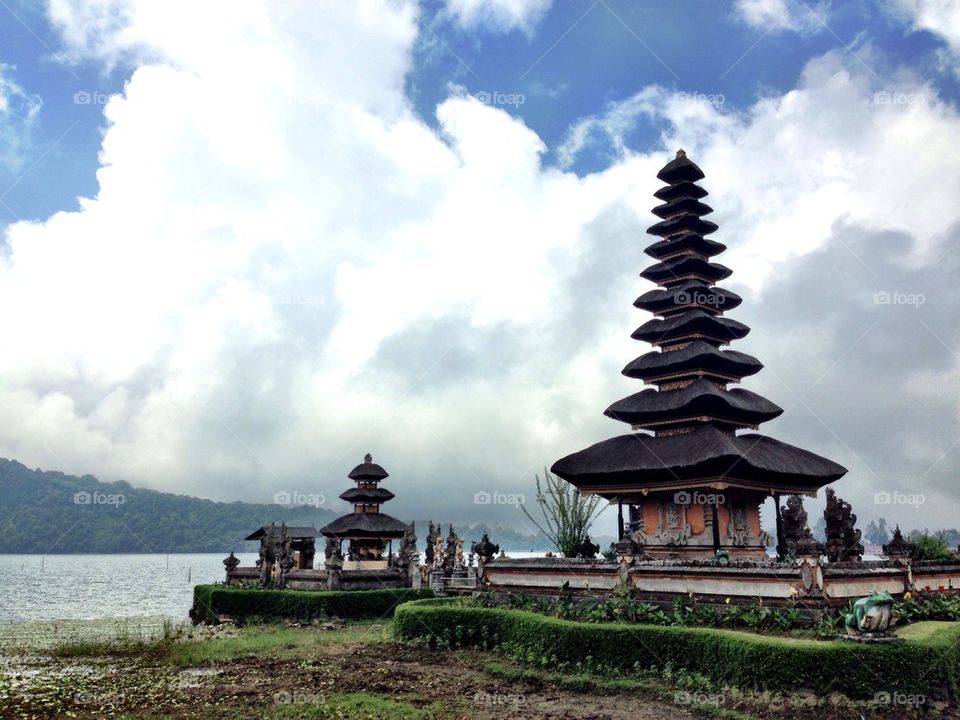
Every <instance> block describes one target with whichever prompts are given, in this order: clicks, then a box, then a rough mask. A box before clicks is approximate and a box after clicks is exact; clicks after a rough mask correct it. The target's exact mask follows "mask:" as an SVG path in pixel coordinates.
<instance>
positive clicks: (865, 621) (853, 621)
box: [843, 592, 893, 640]
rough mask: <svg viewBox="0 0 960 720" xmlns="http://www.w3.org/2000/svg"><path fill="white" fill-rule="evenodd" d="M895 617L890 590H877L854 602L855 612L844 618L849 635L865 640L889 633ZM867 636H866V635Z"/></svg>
mask: <svg viewBox="0 0 960 720" xmlns="http://www.w3.org/2000/svg"><path fill="white" fill-rule="evenodd" d="M892 619H893V597H892V596H891V595H890V593H888V592H875V593H873V594H872V595H868V596H867V597H862V598H860V599H859V600H857V601H856V602H855V603H854V604H853V612H851V613H848V614H847V615H846V617H845V618H844V620H843V625H844V627H845V628H846V629H847V635H849V636H851V637H856V638H858V639H859V638H862V639H865V640H870V639H873V640H876V639H879V638H878V637H877V636H880V637H883V636H887V635H888V632H887V631H888V630H889V628H890V625H891V621H892ZM864 636H866V637H864Z"/></svg>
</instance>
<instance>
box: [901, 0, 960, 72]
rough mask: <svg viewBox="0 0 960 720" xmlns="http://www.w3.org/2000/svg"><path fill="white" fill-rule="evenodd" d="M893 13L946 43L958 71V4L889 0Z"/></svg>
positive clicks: (920, 0)
mask: <svg viewBox="0 0 960 720" xmlns="http://www.w3.org/2000/svg"><path fill="white" fill-rule="evenodd" d="M890 7H892V9H893V11H894V14H896V15H898V16H899V17H901V18H903V19H905V20H906V21H907V22H909V23H910V24H911V26H912V28H913V29H914V30H925V31H927V32H930V33H933V34H934V35H937V36H939V37H940V38H941V39H943V40H944V41H945V42H946V43H947V47H948V48H949V49H950V52H951V54H952V59H953V61H954V69H955V70H956V71H958V72H960V63H957V61H958V60H960V5H958V4H957V3H954V2H938V1H937V0H891V4H890Z"/></svg>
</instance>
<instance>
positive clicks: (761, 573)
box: [461, 558, 960, 609]
mask: <svg viewBox="0 0 960 720" xmlns="http://www.w3.org/2000/svg"><path fill="white" fill-rule="evenodd" d="M482 578H483V587H484V589H485V590H488V591H491V592H493V593H495V594H497V595H508V594H511V593H522V594H527V595H533V596H538V597H546V598H557V597H560V596H561V595H569V596H571V597H574V598H576V597H587V596H591V597H595V596H601V597H602V596H605V595H608V594H610V593H611V592H612V591H613V589H614V588H615V587H617V585H619V584H620V583H621V582H625V583H627V584H629V585H631V586H632V587H633V596H634V598H636V599H637V600H642V601H646V602H652V603H656V604H659V605H670V604H671V603H672V602H673V600H674V598H676V597H688V598H692V599H695V600H697V601H698V602H700V603H704V604H710V605H726V604H731V603H735V604H749V603H752V602H756V600H757V599H758V598H760V599H761V600H762V601H763V602H764V603H765V604H769V605H772V606H778V605H787V604H790V603H793V602H798V601H799V602H800V603H801V604H802V605H804V606H806V607H809V608H814V609H815V608H823V609H826V608H830V607H839V606H843V605H846V604H847V603H848V602H849V601H850V600H851V599H855V598H859V597H863V596H866V595H870V594H871V593H873V592H878V591H884V590H885V591H887V592H889V593H890V594H891V595H893V596H894V597H897V598H898V597H902V596H903V594H904V593H905V592H915V591H917V590H925V589H927V590H940V589H943V590H944V591H958V590H960V562H933V561H930V562H910V561H893V560H890V561H875V562H870V561H865V562H847V563H824V562H821V561H819V560H816V559H807V560H801V561H797V562H794V563H779V562H772V561H771V562H768V563H750V562H732V563H730V564H718V563H713V562H702V563H698V562H696V561H669V560H652V561H639V562H635V563H634V564H632V565H626V564H624V565H618V564H616V563H611V562H600V561H591V560H574V559H562V558H526V559H511V558H497V559H495V560H493V561H491V562H489V563H486V564H485V565H484V567H483V570H482ZM461 592H462V591H461Z"/></svg>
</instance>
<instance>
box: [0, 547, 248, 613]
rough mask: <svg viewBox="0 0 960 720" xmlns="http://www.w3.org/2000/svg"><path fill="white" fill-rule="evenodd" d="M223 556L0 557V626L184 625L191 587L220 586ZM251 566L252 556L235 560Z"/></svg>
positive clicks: (191, 594)
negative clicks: (158, 621) (146, 621)
mask: <svg viewBox="0 0 960 720" xmlns="http://www.w3.org/2000/svg"><path fill="white" fill-rule="evenodd" d="M224 557H225V554H224V553H209V554H206V553H204V554H199V553H190V554H182V555H45V556H43V557H41V556H40V555H0V623H12V622H28V621H40V620H63V619H73V620H90V619H103V618H140V617H153V618H157V617H161V618H170V619H173V620H186V619H187V611H188V610H189V609H190V606H191V604H192V603H193V586H194V585H198V584H201V583H211V582H223V578H224V570H223V558H224ZM237 557H238V558H240V562H241V564H243V565H252V564H253V563H254V562H255V561H256V559H257V555H256V553H240V554H238V555H237Z"/></svg>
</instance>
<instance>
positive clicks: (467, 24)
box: [447, 0, 553, 35]
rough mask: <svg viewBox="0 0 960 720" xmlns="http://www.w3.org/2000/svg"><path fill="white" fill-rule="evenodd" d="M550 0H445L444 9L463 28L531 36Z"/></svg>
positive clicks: (544, 13)
mask: <svg viewBox="0 0 960 720" xmlns="http://www.w3.org/2000/svg"><path fill="white" fill-rule="evenodd" d="M552 4H553V0H447V12H449V13H450V15H451V17H452V18H453V19H454V21H455V22H456V23H457V24H458V25H459V26H460V27H463V28H466V29H476V28H484V29H487V30H492V31H496V32H509V31H511V30H520V31H521V32H523V33H525V34H527V35H530V34H532V33H533V31H534V29H535V28H536V27H537V24H538V23H539V22H540V20H542V19H543V16H544V15H546V14H547V11H548V10H549V9H550V6H551V5H552Z"/></svg>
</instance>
